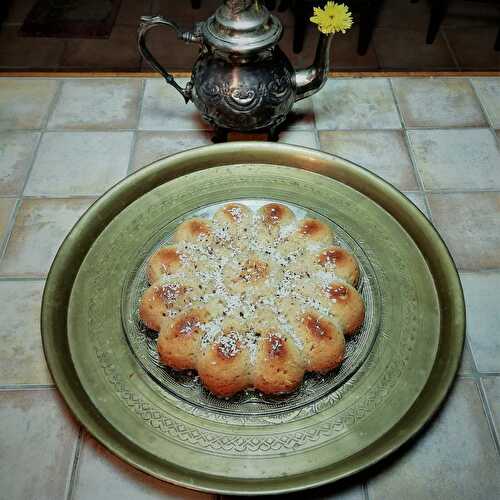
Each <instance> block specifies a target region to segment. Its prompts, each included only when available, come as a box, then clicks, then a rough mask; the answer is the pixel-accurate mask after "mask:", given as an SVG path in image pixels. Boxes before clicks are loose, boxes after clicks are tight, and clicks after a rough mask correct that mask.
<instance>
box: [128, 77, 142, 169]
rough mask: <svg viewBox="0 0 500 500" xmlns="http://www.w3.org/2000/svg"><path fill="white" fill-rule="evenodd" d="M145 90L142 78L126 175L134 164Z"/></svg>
mask: <svg viewBox="0 0 500 500" xmlns="http://www.w3.org/2000/svg"><path fill="white" fill-rule="evenodd" d="M145 92H146V79H143V80H142V82H141V93H140V96H139V99H138V102H137V125H136V127H135V129H134V132H133V136H132V145H131V146H130V157H129V159H128V167H127V175H130V174H131V173H132V172H133V170H132V169H133V166H134V157H135V149H136V146H137V136H138V135H139V132H138V130H139V125H140V123H141V119H142V110H143V103H144V93H145Z"/></svg>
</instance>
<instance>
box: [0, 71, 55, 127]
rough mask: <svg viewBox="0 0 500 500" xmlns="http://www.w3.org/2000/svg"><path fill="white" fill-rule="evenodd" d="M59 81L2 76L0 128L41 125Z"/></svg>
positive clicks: (0, 85)
mask: <svg viewBox="0 0 500 500" xmlns="http://www.w3.org/2000/svg"><path fill="white" fill-rule="evenodd" d="M57 85H58V82H57V81H56V80H44V79H41V78H34V79H31V78H29V79H25V78H17V79H16V78H6V79H0V130H8V129H20V128H24V129H38V128H40V127H41V126H42V125H43V123H44V120H45V118H46V116H47V113H48V110H49V107H50V104H51V103H52V100H53V99H54V96H55V94H56V90H57Z"/></svg>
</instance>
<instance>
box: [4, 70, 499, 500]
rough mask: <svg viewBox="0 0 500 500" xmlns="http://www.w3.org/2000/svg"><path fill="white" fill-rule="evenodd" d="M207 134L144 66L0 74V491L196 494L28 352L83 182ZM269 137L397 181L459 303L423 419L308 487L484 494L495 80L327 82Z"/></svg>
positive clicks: (95, 191) (394, 494) (114, 175)
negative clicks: (445, 366)
mask: <svg viewBox="0 0 500 500" xmlns="http://www.w3.org/2000/svg"><path fill="white" fill-rule="evenodd" d="M210 137H211V132H210V130H208V127H207V126H206V125H204V124H203V123H202V122H201V121H200V119H199V117H198V114H197V113H196V111H195V109H194V107H193V106H192V105H191V104H188V105H184V104H183V103H182V101H181V99H180V97H179V96H178V95H177V94H176V92H175V91H174V90H173V89H171V88H170V87H167V86H166V85H165V84H164V82H163V81H162V80H160V79H152V80H145V81H143V80H141V79H106V80H103V79H100V80H93V79H66V80H57V79H53V80H52V79H31V78H27V79H0V302H1V303H2V304H7V307H3V308H2V309H1V311H0V324H1V326H0V340H1V347H0V419H1V421H2V426H1V427H0V442H1V443H2V445H1V452H0V483H1V484H2V489H1V491H0V498H9V499H11V498H12V499H14V498H15V499H16V500H17V499H21V500H24V499H37V500H38V499H53V498H64V499H68V500H73V499H78V500H80V499H87V498H88V499H101V498H102V499H104V498H108V497H111V498H124V497H127V496H129V497H131V498H137V499H142V498H144V499H146V498H148V499H152V498H158V499H159V498H186V497H188V498H209V496H208V495H203V494H197V493H192V492H189V491H188V490H183V489H181V488H177V487H174V486H170V485H168V484H165V483H161V482H159V481H156V480H153V479H150V478H148V477H146V476H144V475H143V474H141V473H139V472H137V471H135V470H134V469H132V468H131V467H129V466H127V465H125V464H124V463H123V462H121V461H120V460H118V459H117V458H115V457H113V456H111V455H109V454H108V453H107V452H106V451H104V450H103V449H102V448H101V447H100V446H99V445H98V444H97V443H95V442H94V441H93V440H92V439H91V438H90V437H89V436H88V435H87V434H86V433H85V432H81V431H79V429H78V426H77V425H76V424H75V423H74V422H73V420H72V419H71V417H70V416H69V415H68V413H67V412H66V410H65V409H64V406H63V405H62V404H61V402H60V401H59V398H58V396H57V392H56V391H55V390H54V388H53V385H52V381H51V378H50V375H49V373H48V371H47V368H46V366H45V362H44V358H43V354H42V348H41V343H40V335H39V321H38V314H39V309H40V299H41V293H42V290H43V285H44V278H45V276H46V273H47V270H48V268H49V265H50V262H51V261H52V259H53V257H54V255H55V252H56V250H57V248H58V246H59V245H60V243H61V241H62V239H63V238H64V236H65V235H66V233H67V232H68V230H69V229H70V228H71V226H72V225H73V224H74V222H75V221H76V220H77V219H78V217H79V216H80V215H81V214H82V212H83V211H84V210H85V209H86V208H87V207H88V206H89V205H90V204H91V203H92V201H93V200H94V199H95V197H96V196H98V195H99V194H101V193H102V192H103V191H104V190H105V189H106V188H108V187H109V186H111V185H112V184H113V183H115V182H117V181H118V180H120V179H122V178H123V177H124V176H125V175H127V173H131V172H133V171H135V170H137V169H138V168H141V167H142V166H144V165H146V164H147V163H149V162H151V161H154V160H155V159H157V158H160V157H162V156H165V155H168V154H172V153H175V152H177V151H180V150H184V149H186V148H191V147H197V146H201V145H205V144H209V143H210ZM232 138H233V139H234V138H238V139H245V138H247V137H246V136H241V135H233V136H232ZM248 139H253V137H248ZM280 140H282V141H284V142H290V143H294V144H300V145H305V146H308V147H312V148H321V149H322V150H324V151H327V152H331V153H334V154H338V155H340V156H342V157H344V158H347V159H349V160H352V161H354V162H356V163H359V164H360V165H362V166H364V167H366V168H368V169H370V170H372V171H373V172H375V173H376V174H378V175H380V176H381V177H383V178H385V179H386V180H388V181H389V182H391V183H393V184H394V185H395V186H396V187H398V188H399V189H401V190H403V191H404V192H405V193H406V194H407V195H408V197H409V198H410V199H411V200H412V201H413V202H414V203H415V204H416V205H417V206H418V207H419V208H420V209H421V210H422V211H423V212H424V213H425V214H426V215H427V216H428V217H429V218H430V219H431V220H432V221H433V223H434V224H435V225H436V227H437V229H438V230H439V231H440V233H441V234H442V236H443V237H444V239H445V241H446V242H447V244H448V245H449V248H450V250H451V252H452V254H453V256H454V258H455V261H456V263H457V266H458V268H459V271H460V275H461V279H462V283H463V286H464V291H465V295H466V303H467V312H468V329H467V344H466V348H465V351H464V357H463V362H462V366H461V368H460V372H459V373H460V375H459V378H458V382H457V384H456V385H455V387H454V390H453V392H452V395H451V397H450V399H449V401H448V402H447V403H446V404H445V406H444V409H443V410H442V411H441V412H440V413H439V414H438V415H437V417H436V418H435V419H434V420H433V422H432V423H431V425H430V426H429V428H428V429H427V430H426V432H425V433H423V435H422V436H420V437H419V438H418V439H416V440H414V441H412V442H411V443H410V444H408V445H406V446H405V447H404V448H403V449H402V450H400V451H398V452H397V453H396V454H395V455H394V456H393V457H391V458H390V459H388V460H386V461H384V462H383V463H382V464H380V465H379V466H376V467H373V468H372V469H369V470H368V471H367V472H366V473H364V474H362V475H360V476H356V477H354V478H351V479H349V480H346V481H343V482H341V483H340V484H339V485H333V486H327V487H323V488H321V489H319V490H315V491H314V492H310V493H309V496H310V497H313V498H337V499H349V500H358V499H359V500H362V499H384V500H392V499H394V500H399V499H401V498H409V499H418V500H420V499H428V498H444V497H447V498H460V499H484V500H490V499H493V498H497V497H498V493H499V492H500V454H499V439H500V435H499V432H500V361H499V360H500V340H499V339H500V330H499V327H498V325H499V324H500V309H499V307H498V304H499V302H500V78H473V79H446V78H433V79H411V78H401V79H384V78H374V79H337V80H333V81H330V82H329V83H328V85H327V86H326V87H325V88H324V89H323V90H322V91H321V93H320V94H318V95H317V96H315V97H314V98H313V99H309V100H306V101H304V102H302V103H301V104H300V106H298V107H297V110H296V112H295V116H294V117H292V118H291V120H290V128H289V129H287V130H286V131H285V132H283V133H282V135H281V138H280ZM35 484H36V485H37V487H36V489H34V487H33V486H32V485H35ZM110 495H111V496H110ZM292 498H297V499H298V498H303V496H300V495H295V496H292Z"/></svg>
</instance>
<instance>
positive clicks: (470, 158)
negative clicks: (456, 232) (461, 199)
mask: <svg viewBox="0 0 500 500" xmlns="http://www.w3.org/2000/svg"><path fill="white" fill-rule="evenodd" d="M408 138H409V143H410V148H411V149H412V150H413V155H414V159H415V165H416V167H417V169H418V170H419V171H420V174H421V176H422V181H423V184H424V187H425V189H427V190H434V189H450V190H473V189H491V188H493V189H494V188H500V149H499V147H498V145H497V143H496V138H495V136H494V135H493V134H492V133H491V131H490V130H489V129H456V130H451V129H448V130H409V131H408Z"/></svg>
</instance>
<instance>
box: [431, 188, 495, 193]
mask: <svg viewBox="0 0 500 500" xmlns="http://www.w3.org/2000/svg"><path fill="white" fill-rule="evenodd" d="M422 191H423V192H424V193H428V194H472V193H500V188H498V187H493V188H476V189H454V188H450V189H422Z"/></svg>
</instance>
